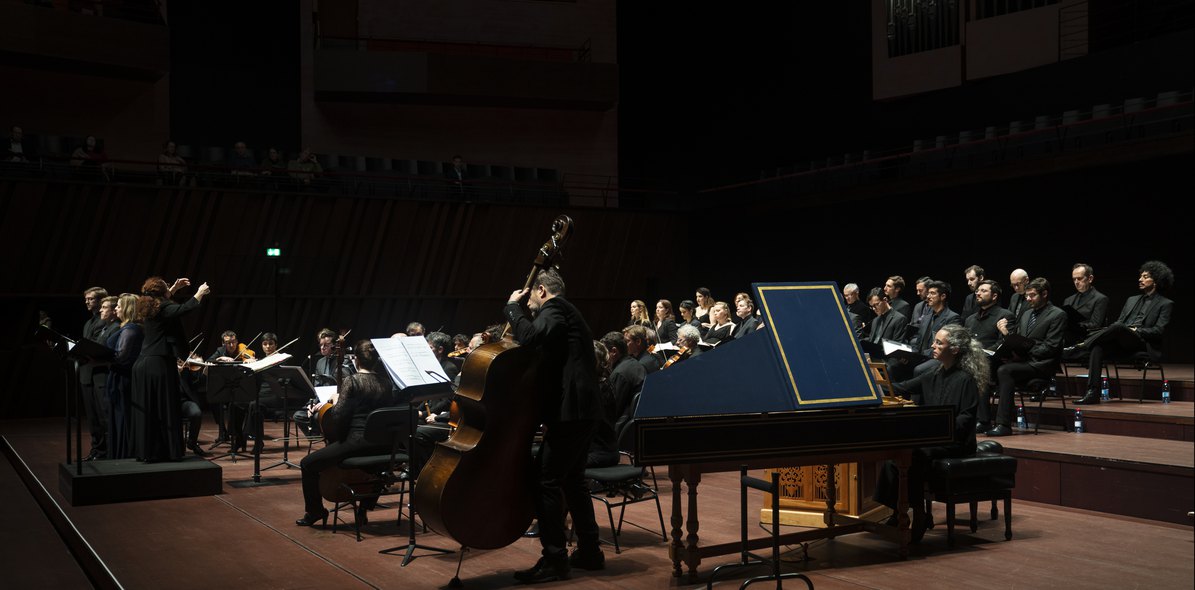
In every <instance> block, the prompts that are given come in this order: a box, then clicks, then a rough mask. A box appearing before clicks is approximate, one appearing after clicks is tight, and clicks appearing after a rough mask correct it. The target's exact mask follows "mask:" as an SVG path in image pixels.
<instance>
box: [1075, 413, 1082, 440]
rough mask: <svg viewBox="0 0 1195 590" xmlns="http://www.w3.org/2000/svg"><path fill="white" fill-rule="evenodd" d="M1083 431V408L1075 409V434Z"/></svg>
mask: <svg viewBox="0 0 1195 590" xmlns="http://www.w3.org/2000/svg"><path fill="white" fill-rule="evenodd" d="M1080 432H1083V410H1081V409H1076V410H1075V434H1078V433H1080Z"/></svg>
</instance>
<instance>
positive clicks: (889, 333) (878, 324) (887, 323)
mask: <svg viewBox="0 0 1195 590" xmlns="http://www.w3.org/2000/svg"><path fill="white" fill-rule="evenodd" d="M908 325H909V319H908V318H906V317H905V316H904V315H902V314H901V313H900V312H899V311H896V310H895V309H890V310H888V313H886V314H884V315H882V316H878V317H877V318H876V319H875V320H872V322H871V333H869V334H868V335H867V339H868V340H869V341H871V342H875V343H876V344H879V343H880V342H882V341H884V340H895V341H897V342H900V341H901V339H902V338H904V335H905V327H906V326H908Z"/></svg>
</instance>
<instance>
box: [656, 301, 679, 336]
mask: <svg viewBox="0 0 1195 590" xmlns="http://www.w3.org/2000/svg"><path fill="white" fill-rule="evenodd" d="M655 330H656V341H657V342H672V343H673V344H675V343H676V315H675V314H673V313H672V302H671V301H669V300H667V299H661V300H659V301H657V302H656V325H655Z"/></svg>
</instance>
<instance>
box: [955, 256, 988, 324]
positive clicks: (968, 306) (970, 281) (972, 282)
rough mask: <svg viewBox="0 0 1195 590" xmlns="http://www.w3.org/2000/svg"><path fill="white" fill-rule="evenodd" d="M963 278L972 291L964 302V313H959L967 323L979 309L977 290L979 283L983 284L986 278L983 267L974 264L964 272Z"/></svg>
mask: <svg viewBox="0 0 1195 590" xmlns="http://www.w3.org/2000/svg"><path fill="white" fill-rule="evenodd" d="M963 278H965V279H967V289H969V290H970V291H971V292H970V293H967V298H966V299H964V300H963V311H962V312H961V313H959V317H961V318H963V322H964V323H965V322H966V321H967V318H969V317H971V314H973V313H975V312H976V311H977V310H978V309H979V306H978V304H976V303H975V290H976V289H978V288H979V283H982V282H983V281H984V279H985V278H986V277H984V273H983V267H982V266H979V265H978V264H972V265H971V266H968V267H967V270H965V271H963Z"/></svg>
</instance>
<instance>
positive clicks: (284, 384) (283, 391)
mask: <svg viewBox="0 0 1195 590" xmlns="http://www.w3.org/2000/svg"><path fill="white" fill-rule="evenodd" d="M261 376H262V378H263V379H265V381H266V383H269V384H270V388H271V389H273V390H274V394H275V395H277V396H278V397H279V398H281V399H282V460H281V461H279V462H277V463H275V464H273V465H270V466H269V467H266V468H265V469H262V471H269V470H271V469H273V468H275V467H281V466H283V465H285V466H287V467H294V468H296V469H298V468H299V466H298V465H297V464H295V463H292V462H291V460H290V418H291V416H290V408H289V407H288V406H287V403H286V402H287V400H289V399H290V398H291V397H292V395H293V397H295V398H300V397H301V398H302V400H303V401H307V400H309V399H311V398H313V397H315V386H314V385H312V384H311V379H308V378H307V373H306V372H305V371H304V370H303V367H294V366H280V367H270V368H269V369H266V370H265V371H262V372H261ZM258 411H260V408H259V409H258Z"/></svg>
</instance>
